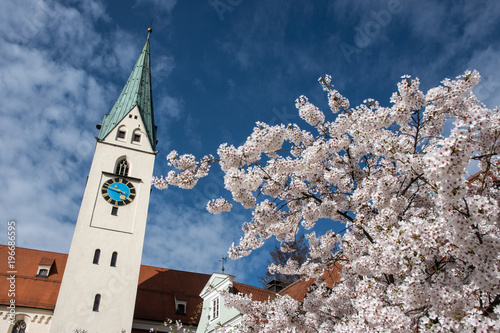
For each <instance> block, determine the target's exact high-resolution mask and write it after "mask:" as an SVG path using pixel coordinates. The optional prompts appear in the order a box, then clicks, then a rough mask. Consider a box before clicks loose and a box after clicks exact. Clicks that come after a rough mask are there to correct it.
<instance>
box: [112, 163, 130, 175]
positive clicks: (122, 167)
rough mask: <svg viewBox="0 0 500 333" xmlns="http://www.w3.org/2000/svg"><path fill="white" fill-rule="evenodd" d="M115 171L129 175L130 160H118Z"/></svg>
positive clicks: (118, 173)
mask: <svg viewBox="0 0 500 333" xmlns="http://www.w3.org/2000/svg"><path fill="white" fill-rule="evenodd" d="M115 173H116V174H117V175H120V176H128V162H127V160H126V159H123V160H121V161H120V162H118V164H117V165H116V170H115Z"/></svg>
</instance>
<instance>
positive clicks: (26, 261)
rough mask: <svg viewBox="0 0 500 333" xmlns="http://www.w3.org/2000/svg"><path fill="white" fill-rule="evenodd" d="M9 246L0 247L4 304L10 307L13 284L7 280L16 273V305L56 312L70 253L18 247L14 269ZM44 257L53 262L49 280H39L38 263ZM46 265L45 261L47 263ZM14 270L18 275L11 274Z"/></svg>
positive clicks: (0, 298)
mask: <svg viewBox="0 0 500 333" xmlns="http://www.w3.org/2000/svg"><path fill="white" fill-rule="evenodd" d="M8 252H9V251H8V247H7V246H5V245H0V258H4V259H2V260H1V261H0V304H9V302H10V298H9V297H8V291H9V289H10V282H9V280H7V278H8V277H9V276H10V275H12V274H15V275H16V279H15V294H16V295H15V296H16V297H15V299H16V306H25V307H30V308H39V309H49V310H52V309H54V306H55V304H56V301H57V294H58V293H59V287H60V286H61V280H62V276H63V273H64V268H65V267H66V259H67V257H68V255H67V254H62V253H54V252H47V251H37V250H29V249H24V248H20V247H18V248H16V250H15V262H14V265H15V266H14V267H9V266H8V265H9V263H8V261H7V260H5V258H8ZM43 258H46V259H52V260H53V265H52V269H51V270H50V272H49V276H48V277H46V278H45V277H43V278H42V277H36V274H37V272H38V264H39V263H40V262H41V261H42V259H43ZM44 262H45V261H44ZM12 271H14V272H15V273H10V272H12Z"/></svg>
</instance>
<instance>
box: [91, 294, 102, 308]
mask: <svg viewBox="0 0 500 333" xmlns="http://www.w3.org/2000/svg"><path fill="white" fill-rule="evenodd" d="M100 303H101V294H96V295H95V297H94V306H93V307H92V311H95V312H98V311H99V304H100Z"/></svg>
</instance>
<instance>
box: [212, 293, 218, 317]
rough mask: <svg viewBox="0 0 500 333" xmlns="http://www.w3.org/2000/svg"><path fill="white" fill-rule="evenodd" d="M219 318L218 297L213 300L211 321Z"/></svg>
mask: <svg viewBox="0 0 500 333" xmlns="http://www.w3.org/2000/svg"><path fill="white" fill-rule="evenodd" d="M216 318H219V297H216V298H214V299H213V300H212V315H211V316H210V319H211V320H214V319H216Z"/></svg>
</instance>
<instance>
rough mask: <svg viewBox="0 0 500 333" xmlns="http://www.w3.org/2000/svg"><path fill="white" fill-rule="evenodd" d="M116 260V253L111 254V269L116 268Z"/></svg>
mask: <svg viewBox="0 0 500 333" xmlns="http://www.w3.org/2000/svg"><path fill="white" fill-rule="evenodd" d="M116 259H118V252H113V254H112V255H111V264H110V266H111V267H116Z"/></svg>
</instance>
